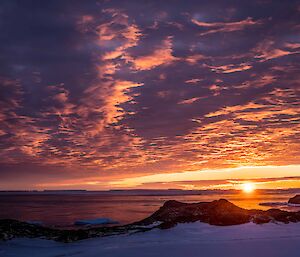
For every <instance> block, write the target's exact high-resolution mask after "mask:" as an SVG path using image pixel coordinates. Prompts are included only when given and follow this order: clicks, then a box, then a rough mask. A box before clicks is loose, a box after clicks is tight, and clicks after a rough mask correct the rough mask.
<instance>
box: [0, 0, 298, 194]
mask: <svg viewBox="0 0 300 257" xmlns="http://www.w3.org/2000/svg"><path fill="white" fill-rule="evenodd" d="M216 8H217V9H219V10H222V12H216ZM258 10H259V11H258ZM282 10H285V12H282ZM297 10H298V9H297V5H296V4H295V2H293V1H289V2H286V1H282V2H280V3H279V2H278V3H276V4H274V3H272V1H269V2H268V1H251V2H239V3H236V4H235V5H234V6H231V5H229V4H228V3H224V1H217V2H214V3H213V2H211V1H204V2H203V3H202V4H199V2H198V1H194V0H191V1H188V2H176V3H175V4H174V3H173V2H172V3H171V1H170V2H168V1H167V2H166V3H165V4H163V5H159V4H157V3H152V4H149V5H147V8H145V3H142V2H141V1H133V2H126V1H119V0H113V1H102V2H101V3H99V2H97V1H85V2H80V1H75V2H74V4H73V5H72V7H70V5H69V4H68V3H67V2H63V1H57V2H47V3H46V4H44V5H43V6H41V5H30V6H29V5H26V4H25V3H24V4H23V3H18V4H16V3H15V1H13V0H12V1H9V2H7V4H5V5H4V6H3V8H2V9H1V14H2V15H1V17H0V28H1V31H2V32H3V33H2V34H3V35H4V39H3V40H2V41H1V42H0V50H1V53H3V54H2V55H1V64H0V108H1V112H0V121H1V124H0V149H1V151H0V156H1V160H0V169H1V172H0V180H1V181H5V182H2V184H1V185H4V184H5V183H7V185H10V188H13V183H14V182H13V180H14V179H15V178H18V180H17V181H18V182H16V185H18V186H20V187H21V185H23V186H24V185H27V187H26V188H30V187H35V186H38V185H39V186H40V187H47V186H49V187H55V183H57V186H59V187H71V185H72V184H73V185H76V186H82V187H85V186H86V187H93V188H99V189H100V188H109V187H112V186H115V185H114V184H109V182H110V181H117V180H122V179H125V178H136V177H139V176H146V175H154V174H156V173H158V174H160V175H163V174H168V173H176V174H177V173H178V174H179V173H182V172H184V171H189V172H191V173H192V172H194V171H198V170H201V171H203V170H205V169H209V170H213V169H219V168H234V167H240V166H245V165H246V166H247V165H253V166H265V165H278V166H280V165H285V166H286V165H292V164H299V133H298V131H299V115H298V113H299V111H298V110H299V104H300V103H299V94H300V91H299V86H298V85H299V83H298V82H299V79H300V78H299V72H298V71H299V60H298V59H299V54H298V52H299V37H297V36H296V35H297V31H298V30H299V26H298V20H297V19H296V18H295V17H297V14H298V13H297ZM28 13H30V18H28ZM41 13H43V15H40V14H41ZM279 13H280V15H278V14H279ZM191 17H192V18H191ZM199 35H200V37H199ZM200 39H201V40H200ZM45 49H51V51H45ZM253 170H255V169H253ZM178 174H177V175H178ZM269 177H270V176H269ZM281 177H284V174H281ZM22 180H23V182H22ZM57 181H59V182H57ZM80 181H82V184H81V182H80ZM181 181H188V179H183V180H181ZM157 182H159V181H155V183H157ZM278 183H279V182H278ZM289 183H292V182H289ZM167 184H168V181H166V184H165V186H167ZM274 185H275V184H274ZM153 186H155V185H154V184H153ZM157 186H158V184H157ZM178 186H179V187H180V186H182V185H179V184H178Z"/></svg>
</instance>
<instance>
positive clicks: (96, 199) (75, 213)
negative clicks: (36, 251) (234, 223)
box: [0, 192, 300, 227]
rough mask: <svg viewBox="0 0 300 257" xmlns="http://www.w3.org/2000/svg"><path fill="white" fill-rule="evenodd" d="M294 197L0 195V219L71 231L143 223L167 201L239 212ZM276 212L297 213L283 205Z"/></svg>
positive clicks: (281, 195)
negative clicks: (105, 222) (96, 222)
mask: <svg viewBox="0 0 300 257" xmlns="http://www.w3.org/2000/svg"><path fill="white" fill-rule="evenodd" d="M294 195H295V193H280V194H279V193H258V192H256V193H251V194H247V193H243V192H237V193H229V194H227V193H226V194H224V193H222V194H218V193H209V194H205V193H204V194H202V195H171V196H170V195H169V196H153V195H148V196H143V195H103V194H101V193H88V192H85V193H72V194H70V193H56V194H45V193H43V194H38V193H35V194H32V193H22V194H8V193H0V219H3V218H11V219H18V220H24V221H41V222H43V224H45V225H49V226H56V227H72V225H73V223H74V221H76V220H79V219H95V218H101V217H106V218H110V219H113V220H116V221H119V222H120V223H121V224H126V223H130V222H133V221H137V220H140V219H143V218H145V217H147V216H149V215H150V214H152V213H153V212H154V211H156V210H157V209H158V208H159V207H160V206H161V205H162V204H163V203H164V202H165V201H167V200H171V199H172V200H178V201H183V202H199V201H212V200H216V199H219V198H225V199H228V200H230V201H231V202H233V203H235V204H236V205H238V206H240V207H243V208H256V209H269V208H271V207H268V206H260V205H259V203H261V202H283V203H284V202H287V201H288V199H289V198H290V197H292V196H294ZM276 208H281V209H286V210H290V211H296V210H297V211H298V210H300V208H299V207H291V206H287V205H282V206H280V205H279V206H276Z"/></svg>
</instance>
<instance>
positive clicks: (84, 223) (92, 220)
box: [74, 218, 119, 226]
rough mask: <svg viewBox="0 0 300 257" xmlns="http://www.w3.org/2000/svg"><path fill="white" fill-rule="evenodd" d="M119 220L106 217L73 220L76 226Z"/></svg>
mask: <svg viewBox="0 0 300 257" xmlns="http://www.w3.org/2000/svg"><path fill="white" fill-rule="evenodd" d="M118 223H119V222H117V221H115V220H111V219H108V218H98V219H90V220H77V221H75V222H74V225H76V226H84V225H92V226H95V225H105V224H118Z"/></svg>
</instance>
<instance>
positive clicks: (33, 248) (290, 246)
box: [0, 222, 300, 257]
mask: <svg viewBox="0 0 300 257" xmlns="http://www.w3.org/2000/svg"><path fill="white" fill-rule="evenodd" d="M0 256H1V257H62V256H64V257H66V256H72V257H100V256H101V257H135V256H137V257H154V256H156V257H167V256H168V257H194V256H203V257H219V256H221V257H253V256H255V257H299V256H300V223H297V224H287V225H285V224H264V225H256V224H252V223H249V224H245V225H238V226H229V227H216V226H210V225H208V224H204V223H198V222H197V223H188V224H180V225H178V226H176V227H175V228H172V229H168V230H158V229H155V230H152V231H149V232H145V233H137V234H132V235H121V236H113V237H105V238H94V239H88V240H83V241H79V242H75V243H69V244H65V243H57V242H54V241H48V240H42V239H14V240H11V241H7V242H1V243H0Z"/></svg>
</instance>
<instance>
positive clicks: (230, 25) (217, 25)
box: [191, 17, 262, 36]
mask: <svg viewBox="0 0 300 257" xmlns="http://www.w3.org/2000/svg"><path fill="white" fill-rule="evenodd" d="M191 22H192V23H194V24H196V25H197V26H199V27H202V28H204V29H206V30H207V31H205V32H202V33H200V35H201V36H204V35H208V34H212V33H218V32H233V31H239V30H243V29H245V28H247V27H251V26H254V25H260V24H262V21H254V20H253V19H252V18H250V17H248V18H247V19H245V20H241V21H236V22H211V23H209V22H202V21H198V20H196V19H191Z"/></svg>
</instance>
